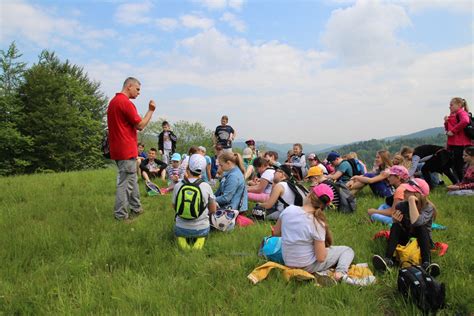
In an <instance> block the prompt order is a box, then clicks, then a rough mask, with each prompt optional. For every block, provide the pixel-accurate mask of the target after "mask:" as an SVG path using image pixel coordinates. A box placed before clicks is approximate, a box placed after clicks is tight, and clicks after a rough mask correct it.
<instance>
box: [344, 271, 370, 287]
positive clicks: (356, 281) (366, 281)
mask: <svg viewBox="0 0 474 316" xmlns="http://www.w3.org/2000/svg"><path fill="white" fill-rule="evenodd" d="M341 281H342V282H344V283H347V284H350V285H357V286H367V285H370V284H373V283H375V276H373V275H369V276H366V277H363V278H351V277H350V276H348V275H347V274H346V275H344V276H343V277H342V278H341Z"/></svg>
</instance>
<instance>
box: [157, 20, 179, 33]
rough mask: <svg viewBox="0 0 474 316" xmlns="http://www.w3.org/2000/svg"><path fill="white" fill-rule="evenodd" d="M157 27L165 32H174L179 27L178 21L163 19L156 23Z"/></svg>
mask: <svg viewBox="0 0 474 316" xmlns="http://www.w3.org/2000/svg"><path fill="white" fill-rule="evenodd" d="M155 23H156V26H158V28H160V29H162V30H163V31H172V30H174V29H176V27H178V21H177V20H176V19H172V18H161V19H157V20H156V21H155Z"/></svg>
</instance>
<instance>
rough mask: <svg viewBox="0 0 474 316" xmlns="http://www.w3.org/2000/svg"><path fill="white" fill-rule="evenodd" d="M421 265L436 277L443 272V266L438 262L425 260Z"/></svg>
mask: <svg viewBox="0 0 474 316" xmlns="http://www.w3.org/2000/svg"><path fill="white" fill-rule="evenodd" d="M421 267H422V268H423V269H425V271H426V273H428V274H429V275H430V276H432V277H434V278H435V277H437V276H438V275H440V274H441V268H440V267H439V264H437V263H429V262H424V263H423V264H422V265H421Z"/></svg>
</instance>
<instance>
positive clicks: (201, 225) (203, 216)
mask: <svg viewBox="0 0 474 316" xmlns="http://www.w3.org/2000/svg"><path fill="white" fill-rule="evenodd" d="M205 171H206V159H205V158H204V157H203V156H202V155H200V154H193V155H192V156H191V157H189V160H188V166H187V168H186V175H185V177H184V179H183V180H181V181H180V182H178V183H177V184H176V185H175V187H174V189H173V198H172V201H173V208H174V209H175V211H176V223H175V227H174V233H175V236H176V237H177V240H178V246H179V247H180V248H181V249H184V250H188V249H202V247H203V246H204V243H205V240H206V237H207V235H208V234H209V230H210V224H209V214H212V213H214V212H215V211H216V202H215V200H216V198H215V197H214V193H213V192H212V188H211V186H210V185H209V184H208V183H206V182H203V181H202V179H201V174H202V173H203V172H205ZM193 184H194V185H193ZM193 186H194V187H197V189H198V190H195V189H193ZM181 188H183V190H181ZM185 189H186V191H185ZM199 200H201V201H202V203H198V201H199Z"/></svg>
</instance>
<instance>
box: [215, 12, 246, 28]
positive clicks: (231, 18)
mask: <svg viewBox="0 0 474 316" xmlns="http://www.w3.org/2000/svg"><path fill="white" fill-rule="evenodd" d="M220 20H221V21H223V22H226V23H228V24H229V25H230V26H231V27H232V28H234V29H235V30H236V31H238V32H245V29H246V26H245V23H244V21H242V20H240V19H239V18H237V16H235V14H232V13H229V12H225V13H224V14H223V15H222V17H221V18H220Z"/></svg>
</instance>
